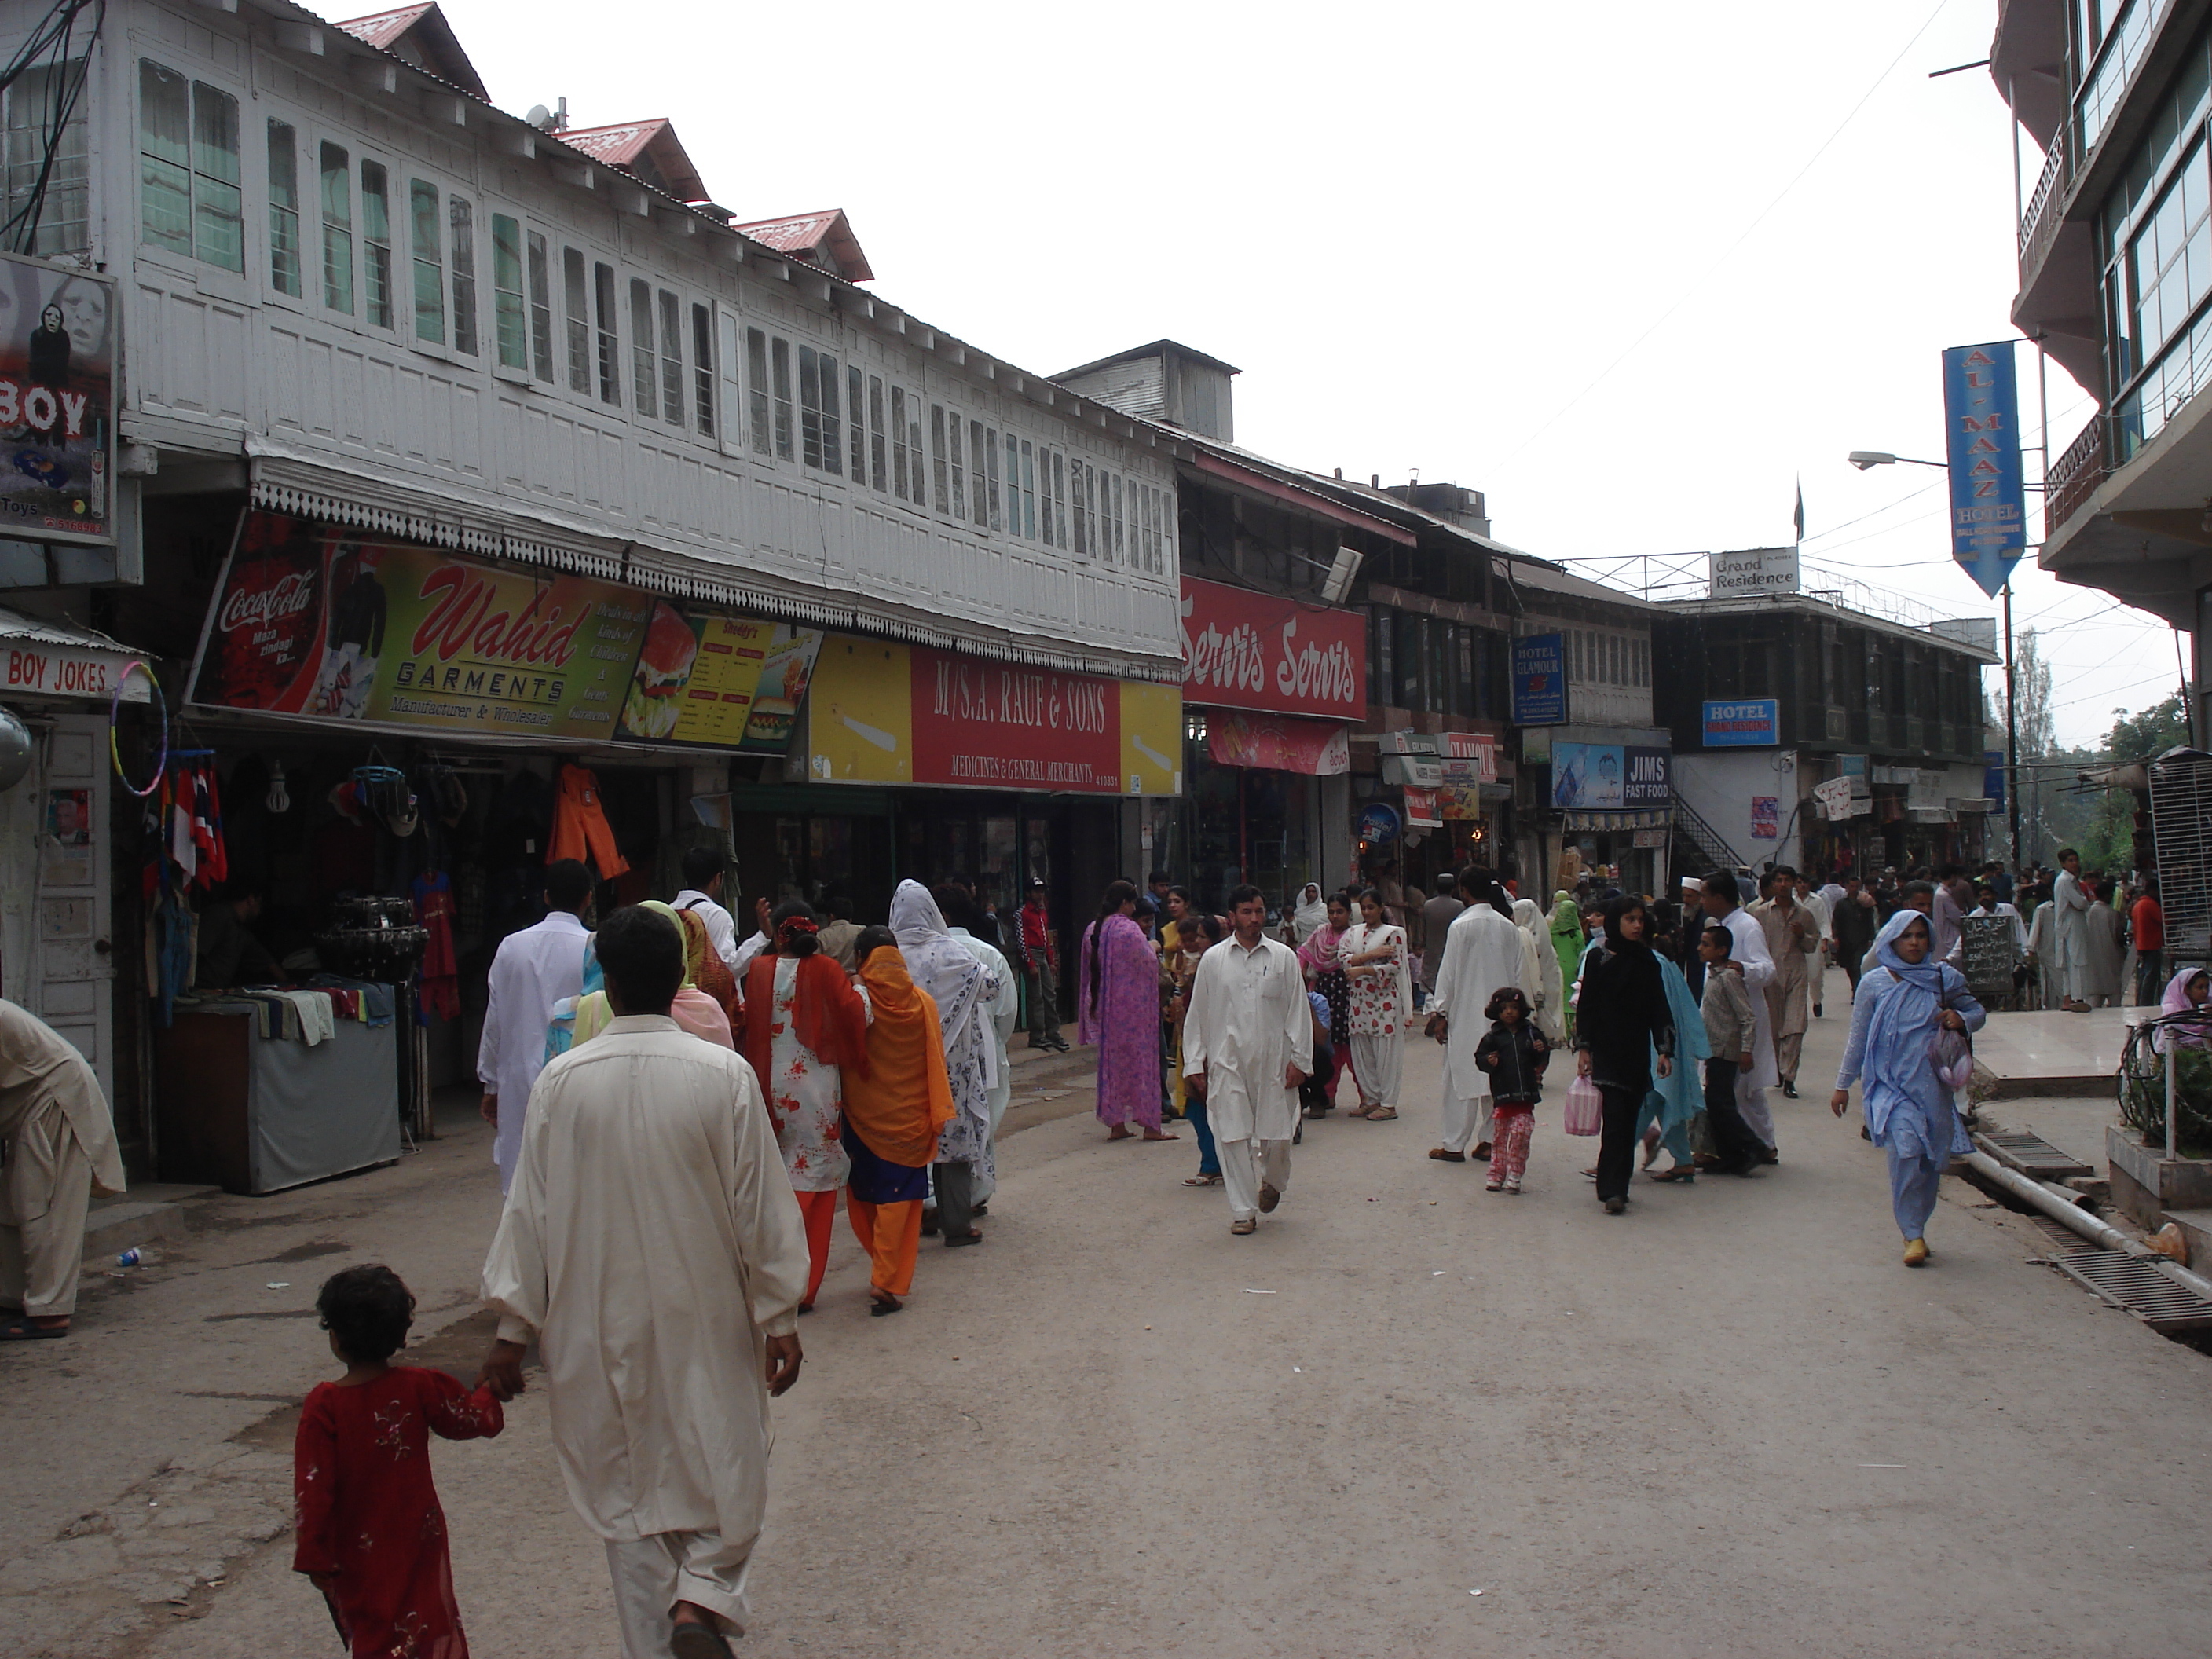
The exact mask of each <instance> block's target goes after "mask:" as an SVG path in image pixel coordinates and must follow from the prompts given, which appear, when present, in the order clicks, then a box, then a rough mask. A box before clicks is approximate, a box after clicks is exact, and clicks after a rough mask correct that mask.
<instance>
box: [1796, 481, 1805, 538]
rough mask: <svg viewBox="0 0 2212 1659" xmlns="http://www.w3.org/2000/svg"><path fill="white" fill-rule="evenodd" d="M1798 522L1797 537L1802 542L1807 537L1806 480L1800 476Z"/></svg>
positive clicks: (1798, 484) (1798, 483) (1798, 485)
mask: <svg viewBox="0 0 2212 1659" xmlns="http://www.w3.org/2000/svg"><path fill="white" fill-rule="evenodd" d="M1796 523H1797V539H1798V540H1799V541H1801V542H1802V541H1803V540H1804V539H1805V481H1804V480H1803V479H1802V478H1800V479H1799V480H1798V481H1797V519H1796Z"/></svg>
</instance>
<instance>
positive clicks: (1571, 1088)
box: [1567, 1076, 1605, 1135]
mask: <svg viewBox="0 0 2212 1659" xmlns="http://www.w3.org/2000/svg"><path fill="white" fill-rule="evenodd" d="M1603 1127H1605V1101H1604V1098H1603V1097H1601V1095H1600V1094H1599V1093H1598V1091H1597V1085H1596V1084H1595V1083H1593V1082H1591V1081H1590V1080H1589V1079H1588V1078H1586V1077H1580V1076H1578V1077H1577V1078H1576V1079H1575V1080H1574V1081H1573V1082H1572V1083H1570V1084H1569V1085H1567V1133H1569V1134H1571V1135H1594V1134H1596V1133H1598V1132H1599V1131H1600V1130H1601V1129H1602V1128H1603Z"/></svg>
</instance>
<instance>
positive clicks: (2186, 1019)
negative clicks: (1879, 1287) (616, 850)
mask: <svg viewBox="0 0 2212 1659" xmlns="http://www.w3.org/2000/svg"><path fill="white" fill-rule="evenodd" d="M585 971H586V973H588V972H590V971H591V969H590V966H589V963H588V962H587V963H586V968H585ZM2208 1002H2212V974H2207V973H2206V972H2205V971H2204V969H2202V968H2181V969H2175V971H2174V975H2173V977H2172V979H2170V980H2168V981H2166V994H2165V996H2163V997H2162V998H2160V1000H2159V1005H2158V1012H2159V1025H2158V1030H2156V1032H2155V1033H2154V1035H2153V1036H2152V1038H2151V1042H2152V1045H2153V1046H2154V1048H2157V1050H2158V1052H2159V1053H2160V1054H2165V1053H2166V1052H2167V1051H2168V1050H2170V1049H2174V1048H2212V1007H2207V1006H2205V1005H2206V1004H2207V1003H2208ZM2176 1015H2180V1016H2182V1017H2183V1018H2174V1016H2176Z"/></svg>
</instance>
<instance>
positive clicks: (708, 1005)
mask: <svg viewBox="0 0 2212 1659" xmlns="http://www.w3.org/2000/svg"><path fill="white" fill-rule="evenodd" d="M637 908H639V909H641V910H650V911H652V912H653V914H654V915H660V916H665V917H666V918H667V919H668V925H669V926H670V927H671V928H673V929H674V930H675V933H676V938H677V940H678V945H681V944H682V941H683V939H684V922H683V918H682V915H681V914H680V913H679V912H678V910H677V908H676V907H675V906H674V905H672V904H663V903H662V902H660V901H659V899H647V900H646V901H645V902H644V903H642V904H641V905H639V906H638V907H637ZM598 960H599V957H598V953H597V952H596V951H593V950H592V948H591V946H590V945H589V944H588V943H587V944H586V946H585V952H584V962H585V971H586V978H585V982H584V989H583V994H581V995H580V996H578V997H577V999H576V1012H575V1017H574V1019H573V1021H572V1022H571V1024H570V1034H569V1037H568V1047H569V1048H576V1047H578V1046H580V1044H583V1043H586V1042H590V1041H591V1040H592V1038H593V1037H595V1036H598V1035H599V1033H600V1032H601V1031H604V1030H606V1028H607V1022H608V1021H609V1020H611V1019H612V1018H614V1017H615V1012H614V1010H613V1009H612V1008H611V1007H610V1006H608V1003H607V994H606V990H605V983H606V981H605V976H604V975H594V971H593V970H594V969H596V967H597V964H598ZM595 979H596V985H595ZM556 1012H557V1011H556ZM668 1014H669V1018H671V1019H673V1020H674V1021H675V1022H676V1023H677V1024H678V1025H680V1026H682V1027H683V1028H684V1030H687V1031H689V1032H690V1033H691V1035H692V1036H695V1037H697V1038H699V1039H700V1040H701V1041H702V1042H712V1043H716V1044H719V1045H720V1047H722V1048H736V1047H737V1046H738V1045H737V1041H736V1039H735V1038H734V1037H733V1036H732V1034H731V1030H730V1017H729V1016H728V1015H727V1014H726V1013H724V1012H722V1007H721V1005H720V1003H718V1002H716V1001H715V1000H714V999H713V998H712V997H710V996H708V994H706V993H705V992H704V991H702V990H701V989H700V988H699V987H697V986H696V985H695V984H694V983H692V981H691V971H690V968H689V967H688V966H687V967H686V968H685V969H684V987H683V989H681V990H679V991H678V992H677V994H676V1000H675V1002H674V1003H673V1004H671V1006H670V1007H669V1010H668ZM549 1040H550V1039H549Z"/></svg>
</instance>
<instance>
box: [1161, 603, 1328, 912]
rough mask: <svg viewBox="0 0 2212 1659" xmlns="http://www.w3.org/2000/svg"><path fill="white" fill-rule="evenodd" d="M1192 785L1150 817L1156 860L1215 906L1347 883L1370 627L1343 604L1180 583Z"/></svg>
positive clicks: (1185, 754) (1184, 746) (1185, 732)
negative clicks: (1354, 746)
mask: <svg viewBox="0 0 2212 1659" xmlns="http://www.w3.org/2000/svg"><path fill="white" fill-rule="evenodd" d="M1182 586H1183V620H1182V632H1183V662H1184V678H1183V687H1182V698H1183V702H1184V704H1185V705H1186V707H1185V708H1184V711H1183V719H1182V733H1181V737H1180V746H1181V752H1182V764H1183V769H1184V775H1185V777H1186V780H1187V782H1186V787H1185V789H1184V791H1183V792H1182V799H1181V800H1180V801H1176V802H1172V803H1161V804H1159V805H1158V806H1156V807H1155V809H1154V811H1153V813H1152V820H1151V822H1150V823H1148V824H1147V825H1146V829H1147V830H1148V831H1149V833H1150V835H1151V836H1152V862H1153V863H1154V864H1155V865H1156V866H1158V867H1160V868H1164V869H1165V870H1167V871H1168V872H1170V875H1172V876H1173V877H1174V878H1176V880H1178V881H1181V882H1184V883H1187V884H1189V885H1190V886H1191V887H1192V888H1193V890H1194V891H1195V892H1196V893H1197V894H1198V896H1199V897H1200V902H1204V903H1208V904H1217V905H1218V904H1219V903H1221V902H1224V901H1225V898H1226V896H1227V894H1228V892H1229V890H1231V888H1233V887H1235V886H1237V885H1238V884H1240V883H1243V882H1250V883H1252V884H1254V885H1255V886H1257V887H1260V888H1261V889H1262V890H1264V891H1266V893H1267V896H1268V902H1270V904H1273V905H1279V904H1282V903H1284V902H1286V901H1294V900H1295V897H1296V895H1297V892H1298V890H1299V889H1300V888H1302V887H1303V886H1304V884H1306V883H1307V882H1310V881H1312V882H1319V883H1320V884H1322V886H1323V887H1325V888H1334V887H1337V886H1340V885H1341V884H1343V883H1344V882H1345V881H1346V880H1347V879H1349V878H1351V877H1352V874H1353V859H1352V845H1351V836H1350V828H1351V820H1352V791H1351V777H1350V774H1351V770H1352V753H1351V746H1350V736H1351V729H1352V727H1351V722H1352V721H1354V720H1358V718H1359V717H1360V715H1361V714H1363V713H1364V710H1365V690H1364V688H1365V686H1366V684H1367V636H1366V629H1365V626H1364V621H1363V619H1362V618H1361V617H1359V616H1358V615H1357V614H1356V613H1354V612H1352V611H1346V610H1344V609H1342V608H1341V607H1338V606H1334V605H1318V604H1315V603H1312V602H1310V601H1308V600H1304V599H1291V598H1288V597H1285V596H1282V595H1277V594H1267V593H1258V592H1252V591H1250V590H1249V589H1246V588H1241V587H1231V586H1227V585H1225V584H1224V583H1221V582H1212V581H1203V580H1199V579H1198V578H1196V577H1192V576H1186V577H1184V578H1183V584H1182Z"/></svg>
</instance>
